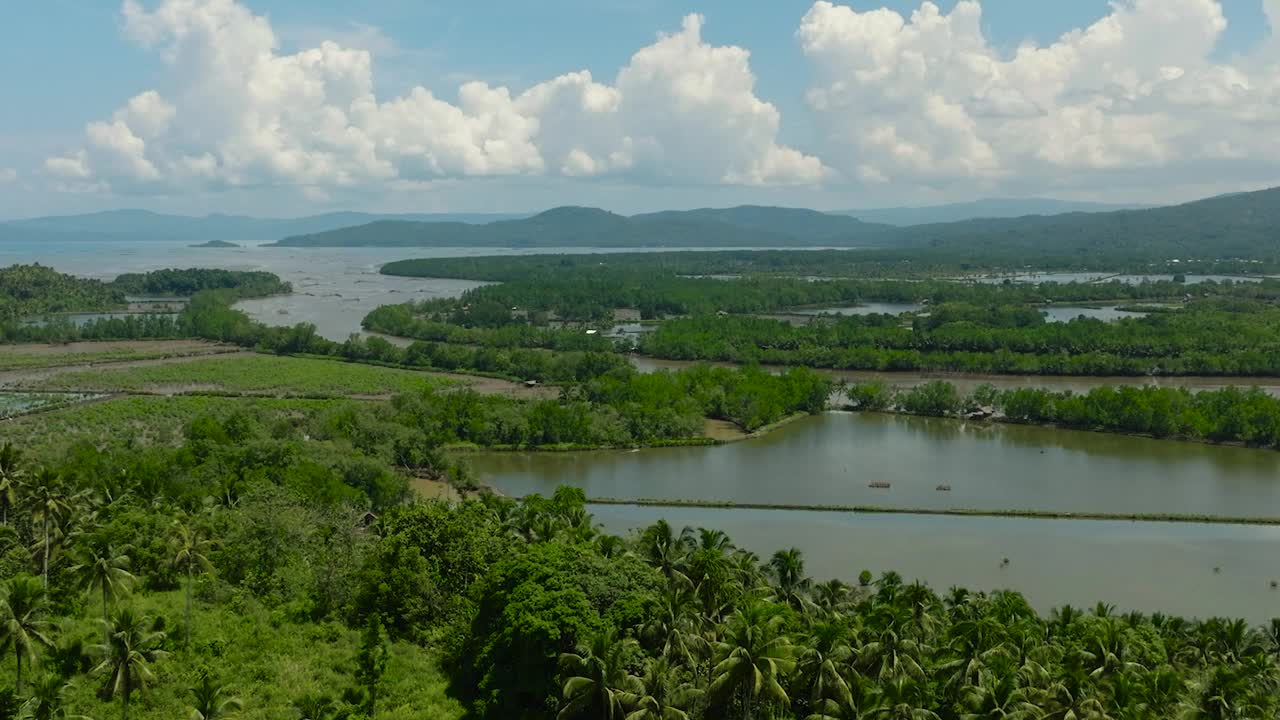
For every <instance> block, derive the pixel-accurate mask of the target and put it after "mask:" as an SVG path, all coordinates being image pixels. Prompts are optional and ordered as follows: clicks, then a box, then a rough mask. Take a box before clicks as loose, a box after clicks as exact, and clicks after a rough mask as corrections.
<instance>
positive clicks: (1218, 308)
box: [640, 300, 1280, 375]
mask: <svg viewBox="0 0 1280 720" xmlns="http://www.w3.org/2000/svg"><path fill="white" fill-rule="evenodd" d="M1277 320H1280V310H1278V309H1277V308H1276V307H1274V306H1272V305H1270V304H1267V303H1261V302H1258V301H1249V300H1206V301H1202V302H1198V303H1190V304H1188V305H1187V306H1186V307H1185V308H1184V309H1182V310H1181V311H1180V312H1177V313H1157V314H1153V315H1150V316H1147V317H1142V318H1123V319H1120V320H1117V321H1114V322H1103V321H1101V320H1096V319H1092V318H1084V317H1080V318H1076V319H1074V320H1071V321H1069V322H1064V323H1050V322H1045V321H1044V319H1043V318H1038V319H1037V318H1036V317H1034V315H1033V314H1031V313H1027V312H1025V311H1018V310H1010V309H1005V308H999V307H988V308H983V307H979V306H972V305H965V306H956V305H942V306H937V307H935V308H933V309H931V311H930V312H929V313H928V314H927V315H923V314H922V315H917V316H916V317H915V318H914V319H913V321H912V322H911V324H910V325H904V324H903V323H902V322H901V320H900V319H899V318H896V317H893V316H884V315H879V316H877V315H869V316H852V317H841V318H828V319H824V320H822V321H820V322H815V323H811V324H809V325H807V326H803V327H796V326H792V325H790V324H788V323H785V322H780V321H775V320H770V319H764V318H749V317H707V316H702V317H693V318H682V319H676V320H670V321H667V322H664V323H663V324H662V325H660V326H659V327H658V328H657V330H656V331H655V332H652V333H647V334H646V335H645V336H644V337H643V338H642V339H641V344H640V349H641V351H642V352H645V353H646V354H650V355H653V356H655V357H660V358H668V359H676V360H708V361H729V362H761V363H766V364H778V365H805V366H808V367H823V368H837V369H849V370H951V371H960V372H986V373H1012V374H1042V375H1276V374H1277V373H1280V353H1277V352H1276V349H1277V348H1280V332H1278V331H1277V328H1280V324H1278V323H1277Z"/></svg>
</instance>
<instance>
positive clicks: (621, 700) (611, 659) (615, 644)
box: [556, 628, 644, 720]
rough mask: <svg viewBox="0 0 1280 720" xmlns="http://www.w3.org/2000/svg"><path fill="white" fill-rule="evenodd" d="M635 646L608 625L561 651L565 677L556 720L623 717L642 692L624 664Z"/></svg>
mask: <svg viewBox="0 0 1280 720" xmlns="http://www.w3.org/2000/svg"><path fill="white" fill-rule="evenodd" d="M635 645H636V641H635V640H632V639H630V638H627V639H625V640H621V639H619V638H618V634H617V631H616V630H614V629H613V628H609V629H606V630H603V631H601V632H598V633H596V634H595V635H594V636H593V637H592V638H591V641H590V642H589V643H585V644H584V643H579V644H578V646H577V647H576V648H575V649H574V650H575V651H574V652H572V653H564V654H562V655H561V656H560V667H561V669H562V670H563V672H564V674H565V675H566V676H567V678H568V679H566V680H565V682H564V706H563V707H562V708H561V709H560V713H559V714H558V715H557V716H556V717H557V720H572V719H574V718H580V719H581V720H624V718H625V717H626V715H627V708H628V707H630V706H632V705H634V704H635V702H636V701H637V700H638V699H639V695H640V693H642V692H643V691H644V687H643V686H642V685H641V684H640V680H639V679H638V678H636V677H635V676H633V675H630V674H628V673H627V669H626V667H625V665H624V662H625V660H626V655H627V653H628V652H630V651H631V650H632V648H633V647H635Z"/></svg>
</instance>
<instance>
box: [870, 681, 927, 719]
mask: <svg viewBox="0 0 1280 720" xmlns="http://www.w3.org/2000/svg"><path fill="white" fill-rule="evenodd" d="M880 693H881V695H882V698H883V699H882V703H883V704H882V705H881V706H880V707H879V708H878V709H877V710H876V711H875V712H874V713H873V714H872V715H871V717H873V718H877V719H878V720H879V719H882V720H939V718H938V714H937V713H935V712H933V711H932V710H930V709H928V708H925V707H921V705H922V704H923V702H924V696H925V692H924V686H923V685H921V684H920V683H918V682H916V681H915V680H912V679H911V678H906V677H900V678H898V679H897V680H894V681H893V682H889V683H885V684H884V686H883V687H882V688H881V689H880Z"/></svg>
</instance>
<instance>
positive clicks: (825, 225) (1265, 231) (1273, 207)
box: [278, 188, 1280, 266]
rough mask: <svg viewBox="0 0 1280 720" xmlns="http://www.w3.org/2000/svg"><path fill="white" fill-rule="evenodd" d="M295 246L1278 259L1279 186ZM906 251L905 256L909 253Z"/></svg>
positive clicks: (443, 230) (613, 219)
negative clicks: (1046, 205) (1193, 194)
mask: <svg viewBox="0 0 1280 720" xmlns="http://www.w3.org/2000/svg"><path fill="white" fill-rule="evenodd" d="M278 244H280V245H287V246H294V247H340V246H389V247H448V246H464V247H532V246H537V247H543V248H555V247H575V246H576V247H667V248H691V247H815V246H826V247H861V248H885V249H894V250H897V251H902V252H905V253H914V254H917V255H919V256H921V257H924V256H925V255H928V257H930V258H931V259H934V260H943V259H945V260H946V261H948V262H955V263H965V262H983V263H989V264H1002V263H1004V264H1007V263H1009V262H1018V261H1020V260H1022V259H1026V258H1032V257H1034V258H1035V259H1036V260H1037V261H1039V262H1046V261H1052V262H1056V263H1060V264H1062V265H1063V266H1080V265H1092V264H1096V263H1098V262H1113V263H1128V262H1134V261H1154V260H1171V259H1174V258H1188V259H1193V258H1194V259H1201V260H1216V259H1231V258H1238V259H1247V260H1265V261H1267V262H1273V263H1274V262H1278V261H1280V188H1273V189H1270V190H1261V191H1257V192H1249V193H1238V194H1233V195H1224V196H1219V197H1213V198H1208V199H1205V200H1198V201H1195V202H1191V203H1185V204H1182V205H1171V206H1167V207H1155V208H1144V209H1136V210H1113V211H1110V212H1073V213H1066V214H1060V215H1028V216H1024V217H1013V218H979V219H970V220H962V221H959V222H947V223H933V224H927V225H910V226H905V227H900V226H894V225H888V224H883V223H870V222H864V221H862V220H859V219H856V218H851V217H848V216H844V215H838V214H830V213H820V212H815V211H812V210H796V209H790V208H769V207H758V206H744V207H736V208H726V209H702V210H686V211H666V212H659V213H649V214H644V215H635V216H632V217H624V216H621V215H615V214H613V213H610V212H606V211H604V210H598V209H594V208H580V207H563V208H555V209H552V210H548V211H546V212H543V213H540V214H538V215H534V216H532V217H528V218H523V219H518V220H502V221H497V222H492V223H488V224H483V225H467V224H463V223H423V222H407V221H379V222H374V223H369V224H367V225H360V226H356V227H350V228H343V229H340V230H330V231H326V232H321V233H313V234H309V235H300V236H294V237H289V238H285V239H284V240H281V241H280V242H279V243H278ZM904 257H905V256H904Z"/></svg>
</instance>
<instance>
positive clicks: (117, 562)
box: [71, 545, 137, 644]
mask: <svg viewBox="0 0 1280 720" xmlns="http://www.w3.org/2000/svg"><path fill="white" fill-rule="evenodd" d="M130 564H131V561H130V560H129V556H128V555H126V554H125V553H124V552H117V551H116V549H115V548H113V547H111V546H109V545H108V546H106V547H99V548H90V549H87V550H85V551H84V553H83V554H82V556H81V558H80V563H79V564H78V565H74V566H72V568H71V572H72V574H73V575H74V576H75V577H76V578H77V579H78V580H79V582H80V585H81V586H82V587H84V589H85V592H88V593H90V594H100V595H101V597H102V623H103V632H104V633H105V632H106V623H107V619H108V618H107V607H108V605H109V603H110V602H111V601H112V600H114V599H117V598H119V597H120V596H121V595H123V594H124V593H126V592H128V590H129V586H130V585H132V584H133V581H134V580H136V579H137V578H135V577H134V576H133V574H132V573H130V572H129V570H128V568H129V565H130ZM102 642H103V643H104V644H105V643H106V642H107V637H106V635H103V638H102Z"/></svg>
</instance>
